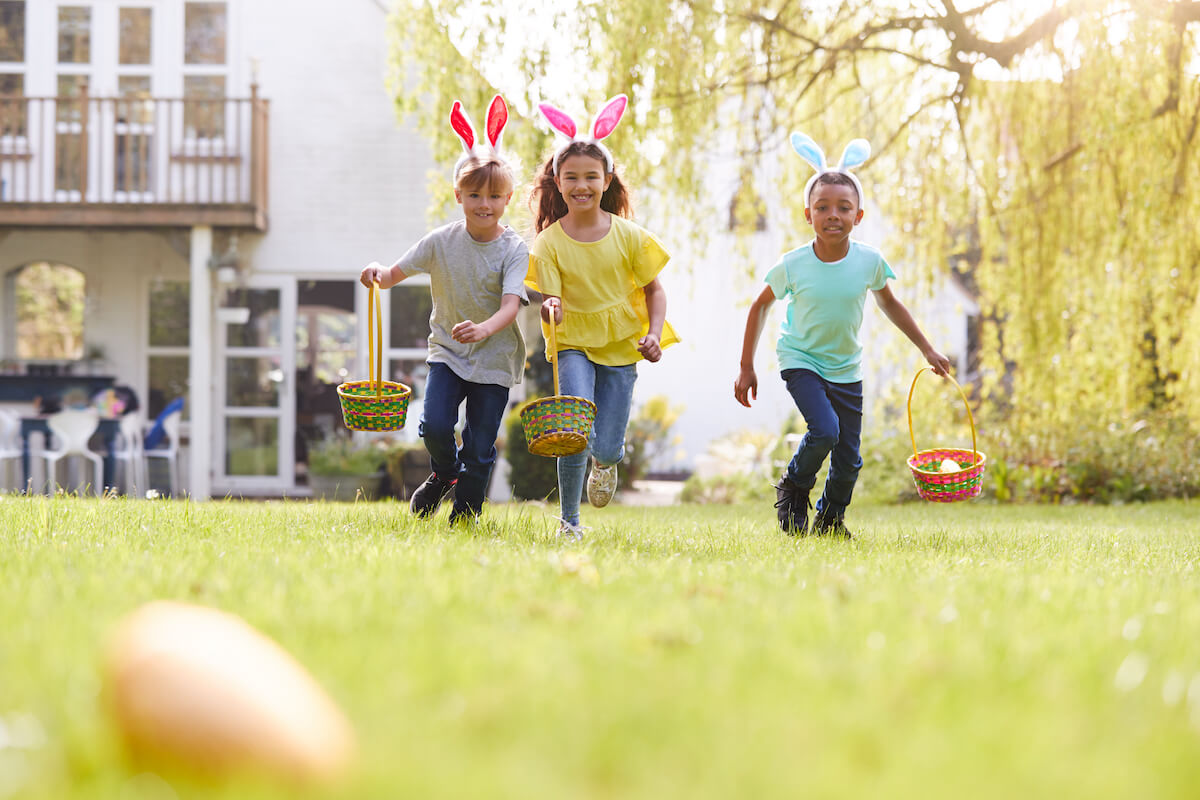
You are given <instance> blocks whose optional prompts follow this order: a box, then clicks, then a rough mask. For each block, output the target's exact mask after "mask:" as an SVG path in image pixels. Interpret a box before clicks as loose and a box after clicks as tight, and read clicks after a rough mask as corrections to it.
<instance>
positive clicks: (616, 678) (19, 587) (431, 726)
mask: <svg viewBox="0 0 1200 800" xmlns="http://www.w3.org/2000/svg"><path fill="white" fill-rule="evenodd" d="M445 513H446V512H445V511H443V512H441V514H440V515H439V516H438V517H437V518H435V519H434V520H432V521H427V522H417V521H415V520H413V519H412V518H411V517H410V516H409V515H408V514H407V512H406V510H405V509H403V508H402V507H398V506H396V505H394V504H391V503H377V504H360V505H349V504H346V505H330V504H309V503H300V502H271V503H236V502H213V503H206V504H200V505H195V504H188V503H183V502H170V501H158V502H129V501H123V500H105V501H98V500H73V499H56V500H47V499H44V498H32V499H25V498H16V497H10V496H0V609H3V618H2V622H0V723H2V724H3V726H4V729H3V730H0V798H7V797H18V798H26V797H30V798H32V797H38V798H42V797H45V798H101V797H113V798H143V797H144V798H152V797H153V798H162V797H171V796H175V795H173V794H172V793H171V792H170V791H164V787H163V785H162V784H161V783H160V782H158V781H157V779H155V778H153V777H152V776H148V775H145V774H139V770H138V769H137V768H136V767H133V766H131V765H129V764H128V763H127V762H126V760H125V759H124V758H123V756H122V753H121V750H120V748H119V747H118V745H117V742H116V739H115V737H114V735H113V730H112V728H111V725H110V723H109V722H108V721H107V718H106V716H105V715H104V713H103V709H102V707H101V705H100V702H99V698H98V691H99V687H100V675H99V668H98V667H99V658H100V653H101V649H102V647H103V643H104V639H105V636H106V634H107V632H108V631H109V630H110V629H111V627H112V625H113V624H114V623H115V622H116V621H117V620H118V619H119V618H121V617H122V616H123V615H124V614H126V613H128V612H129V611H131V610H132V609H134V608H135V607H137V606H138V605H139V604H141V603H143V602H146V601H149V600H152V599H156V598H175V599H180V600H186V601H190V602H196V603H203V604H208V605H212V606H215V607H218V608H221V609H224V610H226V611H231V612H234V613H236V614H239V615H240V616H242V617H243V618H245V619H246V620H247V621H248V622H250V623H251V624H252V625H255V626H256V627H258V628H259V629H260V630H262V631H263V632H265V633H266V634H268V635H270V636H271V637H273V638H274V639H276V640H277V641H278V642H280V644H282V645H283V646H284V647H285V648H287V649H288V650H289V651H291V652H292V653H293V654H294V655H296V657H297V658H298V659H299V660H300V661H301V662H302V663H304V664H305V665H306V666H307V667H308V668H309V669H310V670H311V671H312V673H313V674H314V675H315V676H316V677H317V679H318V680H319V681H320V682H321V683H322V684H323V685H324V686H325V687H326V688H327V689H328V690H329V692H330V693H331V694H332V695H333V697H334V698H335V699H336V700H337V701H338V702H339V703H340V704H341V705H342V707H343V708H344V709H345V711H346V713H347V715H348V716H349V717H350V719H351V720H352V722H353V724H354V726H355V728H356V731H357V735H358V737H359V741H360V750H361V752H360V757H359V760H358V762H357V766H356V769H355V771H354V772H353V773H352V774H351V775H350V776H348V777H347V778H346V780H345V782H343V783H341V784H339V785H337V786H334V787H332V788H330V789H328V790H326V791H325V792H323V793H318V795H319V796H323V795H325V794H327V795H328V796H333V797H352V798H368V797H380V798H384V797H387V798H393V797H411V798H432V797H464V798H467V797H470V798H667V797H671V798H674V797H686V798H761V797H789V798H790V797H801V796H804V797H835V796H836V797H889V798H890V797H922V798H924V797H931V796H932V797H964V796H969V797H997V798H999V797H1004V798H1011V797H1014V796H1016V797H1020V796H1034V797H1056V798H1058V797H1088V798H1096V797H1120V798H1128V797H1194V796H1195V793H1196V787H1197V786H1200V603H1198V602H1197V599H1196V598H1197V597H1200V592H1198V591H1197V588H1196V587H1197V584H1198V583H1200V571H1198V569H1197V567H1198V557H1200V504H1198V503H1196V502H1192V503H1168V504H1155V505H1143V506H1126V507H1070V508H1065V507H1064V508H1047V507H1036V508H1035V507H1015V508H1013V507H1000V506H994V505H986V504H980V503H968V504H958V505H955V506H950V507H938V506H933V505H908V506H901V507H888V506H863V507H854V508H852V509H851V513H850V515H849V516H848V518H847V523H848V524H849V525H850V527H851V528H852V529H853V530H855V531H856V533H857V538H856V539H855V540H853V541H851V542H845V541H836V540H834V541H831V540H825V539H820V540H811V539H798V540H797V539H790V538H787V537H784V536H782V535H780V534H778V533H777V532H776V531H775V529H774V526H773V509H771V508H770V507H769V506H762V507H760V506H754V507H751V506H734V507H714V506H706V507H697V506H690V507H689V506H685V507H672V508H653V509H645V508H619V507H611V508H608V509H604V510H601V511H594V510H590V509H587V508H585V510H584V522H585V523H586V524H589V525H591V526H593V527H592V530H591V532H590V533H591V535H590V537H589V538H588V539H586V540H585V541H583V542H581V543H574V542H569V541H562V540H559V539H556V538H555V537H554V536H553V534H552V531H553V522H552V519H551V510H546V509H543V508H540V507H537V506H532V505H530V506H508V507H504V506H502V507H498V508H492V509H490V510H489V513H488V516H487V521H486V523H485V524H484V525H482V526H481V527H479V528H478V529H476V530H472V531H462V530H456V531H451V530H450V529H449V528H448V527H447V525H446V522H445ZM1189 587H1190V588H1189ZM1189 598H1191V599H1189ZM4 730H7V734H5V733H4ZM14 731H16V732H19V733H20V735H19V736H18V735H14ZM31 731H32V732H31ZM170 779H171V785H172V786H173V788H174V791H175V792H176V793H177V794H178V796H179V797H230V798H234V797H236V798H242V797H247V796H253V797H292V796H295V792H294V791H293V790H292V789H290V788H287V787H272V786H270V785H262V784H261V783H258V782H254V783H250V782H242V783H233V784H229V783H226V784H221V785H216V786H213V785H194V784H192V785H189V784H188V782H187V781H185V780H183V779H182V778H180V777H179V776H171V778H170Z"/></svg>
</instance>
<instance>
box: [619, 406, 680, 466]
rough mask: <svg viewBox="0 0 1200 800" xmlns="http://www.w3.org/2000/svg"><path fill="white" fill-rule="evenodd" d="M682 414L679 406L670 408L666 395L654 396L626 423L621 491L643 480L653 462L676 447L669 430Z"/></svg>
mask: <svg viewBox="0 0 1200 800" xmlns="http://www.w3.org/2000/svg"><path fill="white" fill-rule="evenodd" d="M683 410H684V407H683V406H673V405H671V399H670V398H669V397H667V396H666V395H662V394H658V395H655V396H654V397H651V398H650V399H649V400H647V401H646V402H645V403H644V404H642V406H641V408H639V409H638V410H637V413H636V414H634V415H633V418H632V419H630V420H629V429H628V430H627V431H626V432H625V458H624V460H623V461H622V462H621V469H620V470H619V471H618V476H619V478H620V482H621V488H624V489H628V488H630V487H632V486H633V482H634V481H637V480H641V479H642V478H644V477H646V473H647V472H649V471H650V465H651V464H652V463H653V462H654V459H656V458H658V457H660V456H662V455H664V454H666V452H667V451H668V449H669V448H671V447H672V446H673V445H678V444H679V441H680V440H679V437H678V436H675V437H672V436H671V428H673V427H674V426H675V423H676V422H678V421H679V416H680V415H681V414H682V413H683Z"/></svg>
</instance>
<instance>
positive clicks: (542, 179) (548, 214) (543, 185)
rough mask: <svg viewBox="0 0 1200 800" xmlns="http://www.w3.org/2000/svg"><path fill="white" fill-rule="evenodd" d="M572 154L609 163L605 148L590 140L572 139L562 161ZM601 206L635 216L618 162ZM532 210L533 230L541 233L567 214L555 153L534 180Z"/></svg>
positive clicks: (618, 213)
mask: <svg viewBox="0 0 1200 800" xmlns="http://www.w3.org/2000/svg"><path fill="white" fill-rule="evenodd" d="M571 156H587V157H588V158H594V159H596V160H597V161H599V162H600V163H601V164H604V165H605V166H608V163H607V161H606V160H605V158H604V153H603V151H601V150H600V148H599V147H597V146H596V145H594V144H592V143H591V142H571V143H570V144H569V145H567V147H566V149H565V150H563V151H562V154H561V155H559V157H558V160H559V163H562V162H563V161H564V160H566V159H567V158H569V157H571ZM600 208H602V209H604V210H605V211H607V212H608V213H610V214H616V215H617V216H618V217H631V216H633V203H632V202H631V201H630V199H629V192H628V191H626V189H625V184H623V183H621V177H620V176H619V175H617V168H616V165H615V164H614V165H613V171H612V181H611V182H610V183H609V184H608V188H607V189H605V190H604V194H603V195H601V196H600ZM529 210H530V211H532V212H533V230H534V232H535V233H541V232H542V231H544V230H545V229H546V228H549V227H550V226H551V225H553V224H554V223H555V222H557V221H558V220H560V219H562V218H563V217H565V216H566V215H567V201H566V200H563V197H562V194H560V193H559V191H558V185H557V184H555V182H554V156H553V155H551V156H550V158H549V159H547V160H546V163H545V164H543V165H542V168H541V169H540V170H538V174H537V177H536V178H534V181H533V190H532V191H531V192H530V193H529Z"/></svg>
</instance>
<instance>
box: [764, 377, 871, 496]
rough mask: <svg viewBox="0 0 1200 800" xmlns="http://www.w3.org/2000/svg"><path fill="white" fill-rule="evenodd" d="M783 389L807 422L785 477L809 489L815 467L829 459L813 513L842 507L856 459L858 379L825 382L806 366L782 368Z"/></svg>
mask: <svg viewBox="0 0 1200 800" xmlns="http://www.w3.org/2000/svg"><path fill="white" fill-rule="evenodd" d="M780 374H781V375H782V376H783V380H784V382H785V383H786V384H787V389H788V393H789V394H791V396H792V399H793V400H795V401H796V408H798V409H800V414H801V415H802V416H803V417H804V421H805V422H806V423H808V432H807V433H805V434H804V438H803V439H802V440H801V441H800V446H799V447H798V448H797V449H796V455H794V456H793V457H792V460H791V463H789V464H788V468H787V478H788V480H790V481H791V482H792V483H794V484H796V485H797V486H799V487H800V488H801V489H812V487H813V486H814V485H816V482H817V471H818V470H820V469H821V464H823V463H824V462H825V457H826V456H830V459H829V475H828V477H827V478H826V479H825V491H824V492H822V493H821V499H820V500H818V501H817V513H821V512H822V511H826V509H828V511H826V513H830V514H841V513H843V512H845V510H846V506H848V505H850V497H851V496H852V495H853V494H854V484H855V483H856V482H857V481H858V471H859V470H860V469H862V463H863V462H862V458H861V457H860V456H859V454H858V448H859V444H860V443H861V441H862V405H863V401H862V381H858V382H856V383H831V382H830V381H827V380H825V379H824V378H822V377H821V376H820V375H818V374H817V373H815V372H813V371H812V370H809V369H785V370H784V371H783V372H782V373H780Z"/></svg>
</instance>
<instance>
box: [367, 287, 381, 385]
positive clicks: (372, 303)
mask: <svg viewBox="0 0 1200 800" xmlns="http://www.w3.org/2000/svg"><path fill="white" fill-rule="evenodd" d="M367 378H368V380H369V381H370V383H371V385H372V386H374V387H375V399H376V400H380V399H381V398H382V397H383V312H382V310H381V307H380V305H379V281H371V294H370V296H369V297H368V298H367Z"/></svg>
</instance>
